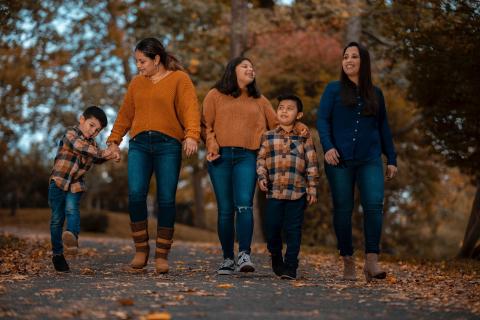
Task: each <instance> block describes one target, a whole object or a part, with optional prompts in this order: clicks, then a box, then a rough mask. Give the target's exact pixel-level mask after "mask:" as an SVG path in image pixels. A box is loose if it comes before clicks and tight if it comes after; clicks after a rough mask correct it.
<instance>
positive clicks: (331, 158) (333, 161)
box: [325, 148, 340, 166]
mask: <svg viewBox="0 0 480 320" xmlns="http://www.w3.org/2000/svg"><path fill="white" fill-rule="evenodd" d="M325 161H326V162H327V163H328V164H330V165H332V166H336V165H337V164H339V163H340V154H338V151H337V149H335V148H332V149H330V150H328V151H327V152H325Z"/></svg>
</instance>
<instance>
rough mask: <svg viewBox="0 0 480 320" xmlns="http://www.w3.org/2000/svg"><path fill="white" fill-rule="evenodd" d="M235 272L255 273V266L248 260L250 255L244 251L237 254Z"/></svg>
mask: <svg viewBox="0 0 480 320" xmlns="http://www.w3.org/2000/svg"><path fill="white" fill-rule="evenodd" d="M237 265H238V267H237V271H240V272H253V271H255V266H254V265H253V263H252V260H251V259H250V255H249V254H248V253H247V252H246V251H241V252H240V253H239V254H238V260H237Z"/></svg>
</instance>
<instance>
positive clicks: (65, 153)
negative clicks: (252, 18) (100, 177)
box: [49, 126, 106, 193]
mask: <svg viewBox="0 0 480 320" xmlns="http://www.w3.org/2000/svg"><path fill="white" fill-rule="evenodd" d="M103 153H104V150H100V149H99V148H98V147H97V144H96V143H95V140H93V139H87V138H85V137H84V136H83V134H82V132H81V131H80V129H79V128H78V127H76V126H75V127H72V128H68V130H67V133H66V134H65V135H64V136H63V137H62V140H61V141H60V143H59V146H58V150H57V155H56V157H55V161H54V164H53V170H52V173H51V175H50V179H49V180H50V181H51V180H53V181H55V184H56V185H57V187H59V188H60V189H62V190H64V191H70V192H72V193H77V192H82V191H85V190H86V187H85V182H84V181H83V178H84V176H85V173H86V172H87V171H88V170H89V169H90V168H91V167H92V165H93V164H94V163H103V162H105V161H106V160H105V159H104V158H103Z"/></svg>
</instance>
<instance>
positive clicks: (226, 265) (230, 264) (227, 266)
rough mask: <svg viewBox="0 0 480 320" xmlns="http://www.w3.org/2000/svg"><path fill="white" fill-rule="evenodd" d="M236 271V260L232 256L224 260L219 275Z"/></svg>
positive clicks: (218, 271)
mask: <svg viewBox="0 0 480 320" xmlns="http://www.w3.org/2000/svg"><path fill="white" fill-rule="evenodd" d="M234 271H235V261H233V260H232V259H230V258H227V259H225V260H223V263H222V264H221V265H220V267H219V268H218V270H217V274H218V275H230V274H232V273H233V272H234Z"/></svg>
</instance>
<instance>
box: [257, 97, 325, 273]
mask: <svg viewBox="0 0 480 320" xmlns="http://www.w3.org/2000/svg"><path fill="white" fill-rule="evenodd" d="M302 110H303V104H302V101H301V100H300V98H299V97H297V96H295V95H282V96H280V97H278V107H277V118H278V122H279V125H278V127H277V128H275V129H273V130H270V131H267V132H265V133H264V134H263V137H262V144H261V146H260V150H259V152H258V156H257V174H258V185H259V187H260V189H261V190H262V191H264V192H266V193H267V204H266V212H265V214H266V215H265V228H266V235H267V248H268V251H269V252H270V254H271V257H272V269H273V272H275V274H276V275H277V276H280V277H282V279H295V278H296V277H297V268H298V254H299V252H300V242H301V239H302V223H303V213H304V210H305V207H306V205H307V203H308V204H309V205H312V204H313V203H315V202H317V185H318V161H317V154H316V152H315V147H314V144H313V141H312V138H311V137H310V133H309V132H308V130H305V129H303V130H302V131H300V130H299V128H298V125H297V123H298V122H297V120H299V119H300V118H301V117H302V116H303V112H302ZM302 128H303V127H302ZM282 231H283V232H284V234H285V237H286V243H287V250H286V252H285V260H284V259H283V256H282Z"/></svg>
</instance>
